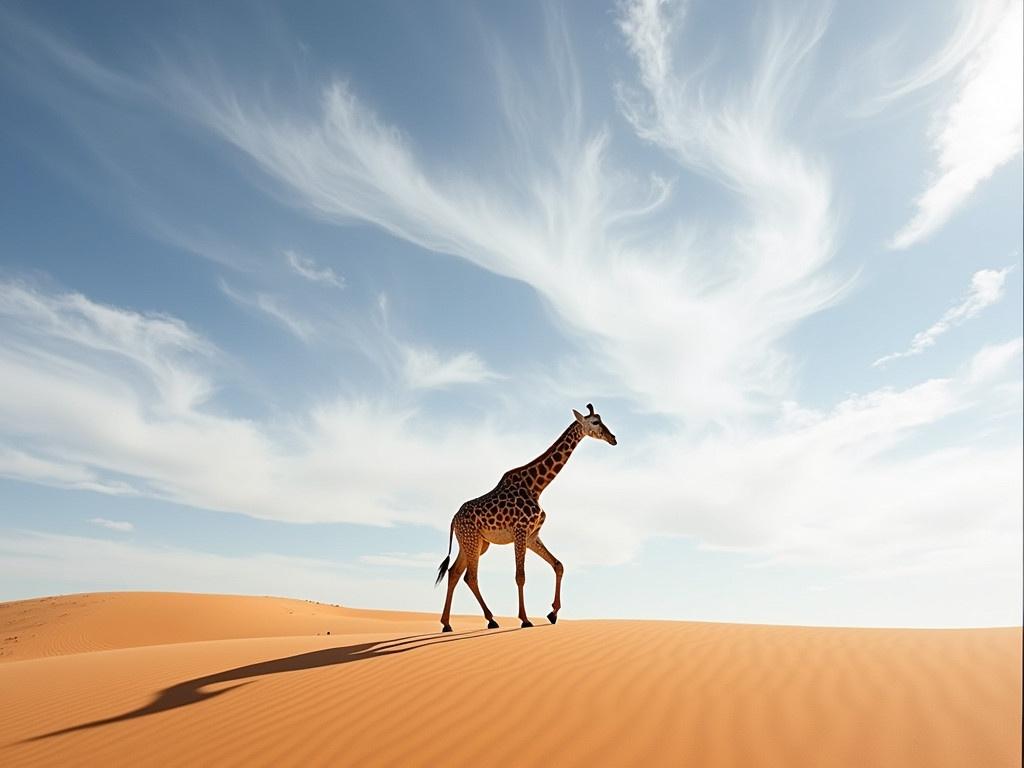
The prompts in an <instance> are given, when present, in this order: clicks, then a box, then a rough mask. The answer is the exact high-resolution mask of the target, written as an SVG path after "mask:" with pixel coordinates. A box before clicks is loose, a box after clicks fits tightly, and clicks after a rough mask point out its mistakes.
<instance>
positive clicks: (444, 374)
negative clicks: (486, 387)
mask: <svg viewBox="0 0 1024 768" xmlns="http://www.w3.org/2000/svg"><path fill="white" fill-rule="evenodd" d="M402 355H403V357H404V360H405V365H404V368H403V373H404V376H405V380H406V383H407V384H408V385H409V386H410V387H412V388H413V389H444V388H445V387H449V386H451V385H453V384H479V383H480V382H483V381H487V380H488V379H495V378H498V376H497V374H495V373H494V372H493V371H491V369H490V368H488V367H487V364H486V363H484V361H483V360H481V359H480V358H479V357H478V356H477V355H476V353H474V352H460V353H458V354H457V355H455V356H454V357H450V358H448V359H447V360H445V359H442V358H441V357H440V356H438V354H437V353H436V352H435V351H434V350H432V349H427V348H423V347H419V348H417V347H413V346H408V345H405V346H403V347H402Z"/></svg>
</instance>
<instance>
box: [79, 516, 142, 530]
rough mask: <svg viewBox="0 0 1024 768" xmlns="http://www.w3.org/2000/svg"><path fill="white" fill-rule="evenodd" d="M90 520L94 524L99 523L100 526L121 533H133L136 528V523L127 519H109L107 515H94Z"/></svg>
mask: <svg viewBox="0 0 1024 768" xmlns="http://www.w3.org/2000/svg"><path fill="white" fill-rule="evenodd" d="M89 522H90V523H92V524H93V525H98V526H99V527H100V528H106V529H107V530H110V531H119V532H120V533H131V532H132V531H134V530H135V525H134V524H133V523H130V522H128V521H127V520H108V519H107V518H105V517H93V518H90V519H89Z"/></svg>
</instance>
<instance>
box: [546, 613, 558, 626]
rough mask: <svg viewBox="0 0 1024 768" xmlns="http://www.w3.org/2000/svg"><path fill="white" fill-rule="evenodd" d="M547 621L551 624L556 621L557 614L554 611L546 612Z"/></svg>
mask: <svg viewBox="0 0 1024 768" xmlns="http://www.w3.org/2000/svg"><path fill="white" fill-rule="evenodd" d="M548 621H550V622H551V623H552V624H554V623H555V622H556V621H558V614H557V613H555V612H554V611H552V612H551V613H549V614H548Z"/></svg>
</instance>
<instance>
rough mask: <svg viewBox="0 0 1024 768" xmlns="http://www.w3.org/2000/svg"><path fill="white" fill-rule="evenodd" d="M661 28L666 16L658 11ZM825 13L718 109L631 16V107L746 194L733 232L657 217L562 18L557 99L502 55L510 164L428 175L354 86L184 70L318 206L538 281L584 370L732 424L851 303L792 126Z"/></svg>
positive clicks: (203, 106) (672, 144)
mask: <svg viewBox="0 0 1024 768" xmlns="http://www.w3.org/2000/svg"><path fill="white" fill-rule="evenodd" d="M637 8H638V7H637V6H630V7H629V8H628V9H627V13H630V14H634V13H638V12H639V11H638V10H637ZM644 23H645V24H646V25H647V27H646V29H660V28H661V25H664V24H665V22H664V20H663V19H662V18H661V16H660V15H657V14H654V15H649V16H648V17H645V22H644ZM823 25H824V20H823V19H820V18H811V19H810V21H806V20H805V16H804V15H801V16H800V17H799V18H797V19H795V20H792V21H786V20H781V19H776V20H775V22H774V23H773V24H772V25H771V26H770V27H769V28H768V30H767V31H766V33H765V36H764V39H763V41H762V42H761V45H760V53H759V56H758V57H757V61H756V64H755V66H754V67H753V72H752V73H751V74H750V75H749V78H748V81H747V82H746V84H745V85H743V86H742V87H738V88H736V89H734V90H732V91H729V92H727V93H723V94H722V97H721V99H720V100H719V102H718V103H709V102H708V100H707V99H706V98H704V96H702V90H701V89H700V88H699V87H698V84H695V83H693V82H692V78H688V76H687V73H686V72H685V71H677V70H676V69H674V68H673V67H672V60H671V58H670V56H669V51H668V50H667V48H664V47H658V48H657V49H656V50H651V49H650V46H651V45H654V46H664V45H665V44H666V43H665V41H666V40H667V38H666V37H664V36H663V37H657V34H656V33H654V32H652V33H651V35H650V37H651V38H652V39H653V42H648V41H647V39H646V38H644V39H641V37H640V36H638V35H636V34H633V32H631V29H632V28H631V27H630V26H629V25H628V24H627V25H626V26H625V31H626V33H627V38H628V41H629V44H630V46H631V48H632V50H633V51H634V53H635V54H636V56H637V59H638V61H639V63H640V67H641V80H642V83H643V86H644V88H643V90H642V91H640V92H637V93H635V94H633V96H630V97H629V98H628V99H626V100H625V101H624V103H625V104H626V105H627V114H628V115H629V116H630V118H631V119H632V121H633V123H634V125H635V126H636V128H637V131H638V132H639V133H640V135H641V137H642V138H644V139H646V140H649V141H652V142H654V143H655V144H657V145H658V146H659V147H662V148H663V149H664V150H665V151H667V152H668V154H669V155H670V156H671V157H672V158H674V159H675V160H676V161H678V162H679V163H680V164H681V165H682V166H683V167H684V168H686V169H690V170H696V171H699V172H701V173H704V174H706V175H707V176H708V177H709V178H710V179H712V180H713V181H715V182H717V183H719V184H721V185H722V186H723V187H724V188H725V189H726V190H728V191H731V192H735V193H737V194H738V195H739V196H740V200H741V202H742V203H743V210H742V211H741V212H740V213H739V214H738V215H737V217H736V219H735V221H733V222H731V223H730V224H729V225H728V226H726V227H725V228H724V229H723V230H722V231H720V232H705V231H704V230H703V229H702V228H701V227H699V226H698V225H697V223H696V222H695V221H694V222H686V221H683V222H679V223H676V224H675V225H670V226H668V227H662V226H658V225H659V224H660V223H663V222H662V220H661V219H660V218H659V217H661V216H663V215H665V212H666V206H667V204H668V201H669V194H670V191H671V185H670V184H668V183H667V182H666V181H664V180H663V179H661V178H659V177H652V178H651V179H650V180H649V181H647V182H640V181H638V180H637V179H636V178H634V177H633V176H632V175H630V174H629V173H627V172H624V171H618V170H615V169H614V168H613V167H612V164H611V162H610V160H609V151H610V135H609V134H608V132H607V131H606V130H595V131H593V132H590V133H587V132H586V131H585V130H584V128H583V124H584V120H583V111H582V109H583V108H582V97H581V93H580V86H579V83H578V78H577V74H576V71H575V64H574V62H573V60H572V56H571V52H570V51H569V49H568V43H567V42H566V35H565V33H564V29H563V28H562V27H561V26H560V23H559V21H558V19H557V18H554V19H553V20H552V21H551V29H549V37H550V50H551V56H550V60H549V62H548V65H549V70H548V71H547V72H545V75H546V77H544V78H543V82H544V83H550V84H554V87H555V90H556V91H557V94H558V98H557V99H551V100H550V101H545V100H544V99H543V98H538V99H537V100H535V101H530V100H529V96H531V95H533V94H532V93H528V89H527V88H526V87H525V86H524V85H523V84H522V83H521V82H520V80H519V79H518V77H517V76H516V74H515V73H513V72H512V71H511V69H510V68H509V67H508V66H507V64H506V63H502V62H499V63H498V65H497V69H498V74H499V77H498V79H499V87H500V92H499V97H500V99H501V104H502V106H503V108H504V109H505V112H506V118H507V124H508V126H509V134H510V135H511V136H512V138H513V139H514V140H515V141H516V142H517V143H515V144H513V145H512V146H510V147H507V148H506V150H505V154H506V155H507V160H508V162H507V163H505V165H504V166H503V167H505V168H506V169H508V168H511V169H513V170H512V171H511V172H508V171H506V172H498V171H493V172H490V173H488V169H486V168H480V167H474V168H473V171H472V173H467V172H461V171H459V169H458V168H457V167H447V168H437V169H435V168H436V166H431V167H430V168H429V169H428V167H426V165H425V164H424V163H423V162H422V161H421V159H420V158H419V157H418V156H417V152H416V150H415V146H414V144H413V143H412V141H411V140H410V139H408V138H407V137H405V136H404V135H402V134H401V133H400V132H399V131H398V130H397V129H396V128H395V127H394V126H392V125H389V124H388V123H387V122H385V121H384V120H383V119H382V118H381V117H379V116H378V115H377V114H375V113H374V112H373V111H372V110H371V109H370V108H369V107H368V106H367V105H366V104H365V103H364V102H363V101H362V100H360V99H359V98H358V97H357V96H356V94H355V93H354V91H353V89H352V88H351V87H350V86H349V85H348V84H347V83H344V82H335V83H333V84H331V85H329V86H328V87H326V88H325V89H324V91H323V95H322V102H321V110H320V112H319V114H317V115H313V116H309V115H305V114H289V113H288V112H285V111H282V107H281V104H280V102H273V103H268V104H263V105H261V104H260V103H258V102H256V101H254V100H247V99H243V98H241V97H239V96H237V95H236V94H233V93H230V92H227V91H225V90H219V91H218V90H216V89H214V88H212V87H210V86H209V83H211V82H214V81H215V79H213V78H206V79H204V81H203V82H202V83H200V82H198V81H197V80H196V79H191V80H186V79H185V78H184V77H180V78H179V79H178V80H177V81H176V83H175V87H176V88H177V91H176V93H177V94H178V95H180V96H183V97H184V99H185V103H186V104H187V105H188V109H189V114H190V115H193V116H197V117H198V118H199V119H200V120H202V121H203V122H205V123H206V124H207V125H208V126H210V127H211V128H212V129H213V130H214V131H215V132H216V133H218V134H219V135H221V136H222V137H223V138H224V139H225V140H227V141H228V142H230V143H232V144H234V145H235V146H237V147H238V148H239V149H240V150H242V151H243V152H245V153H246V154H248V155H249V156H251V158H252V159H253V160H254V161H255V162H256V163H257V164H258V165H259V166H260V167H261V168H262V169H263V170H264V171H266V173H267V174H269V175H270V176H271V177H273V178H275V179H277V180H279V181H280V182H281V183H282V184H283V186H284V187H285V188H286V189H288V190H289V191H290V192H291V193H293V194H294V195H295V196H296V197H297V198H298V200H299V201H300V202H301V203H302V204H304V205H305V206H307V207H308V208H310V209H312V210H313V211H314V212H315V213H316V214H317V215H318V216H321V217H326V218H328V219H331V220H335V221H339V222H342V221H350V220H359V221H365V222H368V223H372V224H375V225H377V226H379V227H381V228H382V229H384V230H386V231H387V232H389V233H391V234H392V235H394V236H396V237H399V238H402V239H404V240H407V241H410V242H412V243H415V244H417V245H419V246H422V247H423V248H426V249H430V250H433V251H439V252H444V253H449V254H454V255H456V256H459V257H461V258H464V259H466V260H468V261H470V262H472V263H474V264H476V265H478V266H480V267H482V268H484V269H487V270H490V271H493V272H495V273H497V274H500V275H504V276H507V277H511V278H514V279H517V280H522V281H524V282H526V283H528V284H529V285H531V286H532V287H533V288H534V289H536V290H537V291H538V293H539V294H540V295H541V296H542V297H544V299H546V300H547V302H548V303H549V304H550V305H551V306H552V307H553V308H554V310H555V313H556V316H557V317H558V318H560V319H561V320H562V321H563V322H565V323H566V324H567V326H568V327H569V328H570V329H571V330H572V331H573V332H574V333H579V332H582V333H583V334H584V335H585V337H586V339H587V341H588V342H590V343H589V344H588V348H589V349H590V350H592V352H591V353H590V354H589V356H588V359H587V360H586V362H585V367H586V368H587V369H588V370H589V371H591V372H593V371H598V372H603V375H604V377H605V378H606V379H610V380H612V381H613V382H614V383H615V385H616V386H617V388H618V390H619V391H622V385H625V391H627V392H628V393H630V394H631V395H632V397H633V398H634V399H635V401H636V402H637V403H639V405H640V406H641V407H642V408H644V409H647V410H652V411H659V412H663V413H673V414H677V415H683V416H687V417H689V418H691V419H694V420H697V419H718V418H729V417H731V416H733V415H735V414H737V413H741V412H744V411H747V410H750V409H751V408H752V407H754V405H755V402H756V401H757V400H758V398H760V397H761V396H763V395H765V394H770V393H778V392H780V391H782V390H784V389H785V385H786V370H787V368H786V361H785V357H784V355H783V354H782V351H781V350H780V348H779V346H778V344H777V342H778V341H779V339H780V338H781V336H782V335H783V334H785V333H786V332H787V331H788V330H789V329H791V328H792V327H793V325H794V324H795V323H796V322H798V321H799V320H800V319H802V318H804V317H806V316H807V315H808V314H810V313H812V312H814V311H816V310H818V309H820V308H822V307H823V306H826V305H827V304H828V303H830V302H831V301H833V300H834V299H835V297H836V295H837V288H836V286H835V285H834V284H833V283H832V282H831V281H829V280H827V279H825V278H823V277H822V275H821V270H822V268H823V267H824V266H825V265H826V264H827V263H828V260H829V259H830V258H831V256H832V253H833V242H832V238H833V229H834V215H833V213H832V211H831V202H830V198H831V194H830V188H829V179H828V175H827V174H826V173H825V171H824V169H823V168H822V167H821V166H820V164H819V163H817V162H816V161H815V160H812V159H811V158H809V157H807V156H804V155H803V154H801V153H800V151H799V150H798V148H797V147H796V146H795V145H794V144H793V143H792V142H789V141H787V140H786V138H785V135H784V133H785V125H786V120H787V118H788V113H789V111H790V108H789V107H788V106H787V105H791V104H792V102H793V98H794V95H795V93H797V92H798V91H799V88H800V80H801V78H800V76H799V73H800V71H801V68H802V65H803V64H804V62H805V60H806V59H807V57H808V55H809V53H810V51H811V50H812V49H813V48H814V46H815V44H816V42H817V40H818V38H819V37H820V34H821V30H822V28H823ZM652 61H660V62H662V64H657V65H655V64H651V62H652ZM538 79H541V78H538ZM645 100H648V101H650V102H651V104H652V105H653V106H651V108H650V109H647V108H645V107H644V106H643V102H644V101H645ZM550 102H557V104H556V105H555V106H553V107H552V113H551V114H540V113H539V111H538V110H540V109H541V107H542V106H543V105H545V104H548V103H550ZM555 109H558V110H561V111H559V112H554V110H555ZM666 232H667V234H664V233H666ZM710 328H714V329H715V332H714V333H713V334H712V333H708V329H710ZM590 375H591V378H593V377H594V375H596V374H594V373H591V374H590Z"/></svg>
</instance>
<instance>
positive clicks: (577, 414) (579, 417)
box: [572, 408, 585, 424]
mask: <svg viewBox="0 0 1024 768" xmlns="http://www.w3.org/2000/svg"><path fill="white" fill-rule="evenodd" d="M572 415H573V416H575V417H576V421H578V422H579V423H580V424H584V423H585V422H584V421H583V414H582V413H580V412H579V411H577V410H576V409H575V408H573V409H572Z"/></svg>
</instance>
